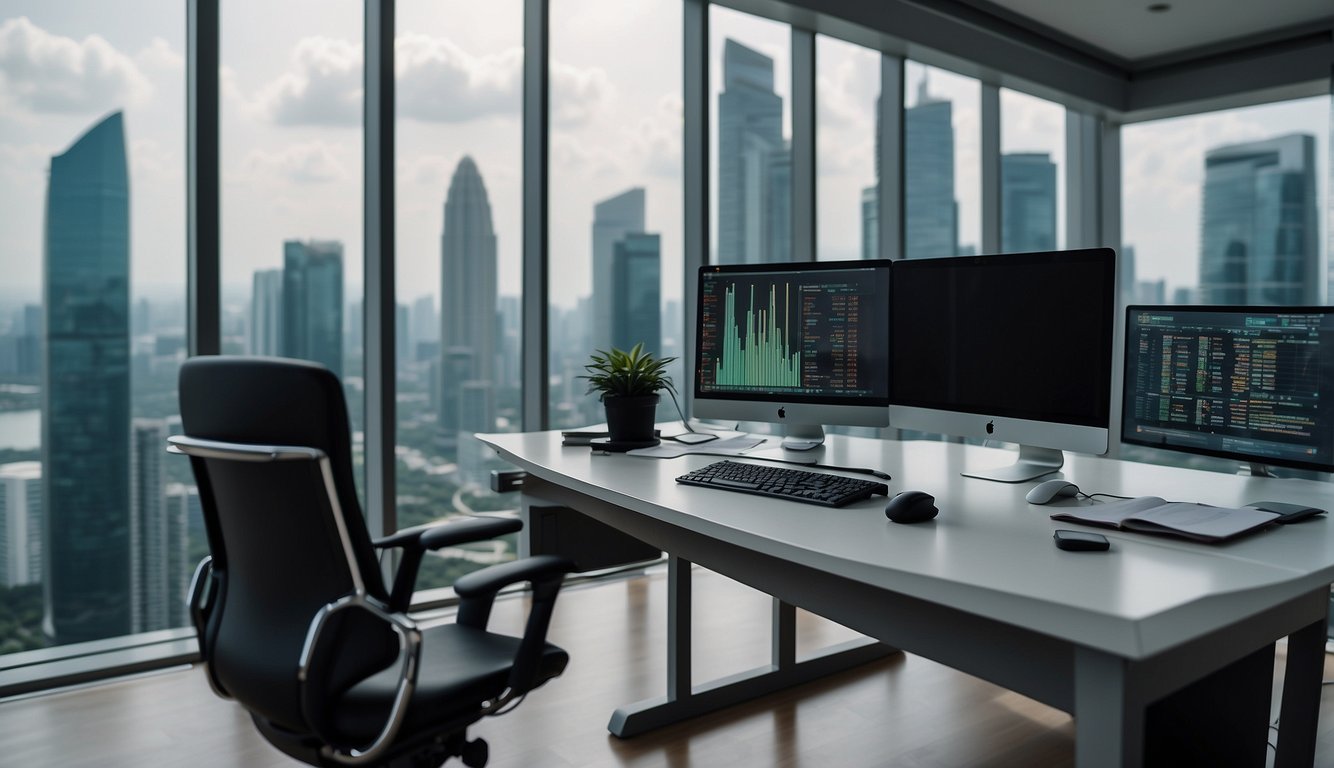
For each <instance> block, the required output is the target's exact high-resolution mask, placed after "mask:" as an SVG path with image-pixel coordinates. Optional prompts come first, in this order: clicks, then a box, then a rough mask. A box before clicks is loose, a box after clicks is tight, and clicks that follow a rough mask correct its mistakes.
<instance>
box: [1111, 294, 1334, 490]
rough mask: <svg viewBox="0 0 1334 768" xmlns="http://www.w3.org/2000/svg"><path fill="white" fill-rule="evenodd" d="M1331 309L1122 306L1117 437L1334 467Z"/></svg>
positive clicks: (1264, 460) (1255, 459)
mask: <svg viewBox="0 0 1334 768" xmlns="http://www.w3.org/2000/svg"><path fill="white" fill-rule="evenodd" d="M1331 312H1334V309H1332V308H1330V307H1209V306H1199V307H1173V306H1166V307H1164V306H1154V307H1145V306H1132V307H1128V308H1127V310H1126V371H1125V374H1126V375H1125V390H1124V403H1123V410H1122V425H1121V439H1122V440H1123V441H1125V442H1127V443H1134V444H1136V445H1149V446H1154V447H1158V448H1170V449H1174V450H1179V451H1186V452H1189V453H1199V454H1204V455H1208V456H1220V457H1223V458H1231V459H1237V460H1238V461H1246V462H1255V463H1260V464H1273V465H1277V466H1287V467H1298V468H1303V469H1317V470H1322V471H1325V472H1329V471H1334V346H1332V345H1334V317H1331Z"/></svg>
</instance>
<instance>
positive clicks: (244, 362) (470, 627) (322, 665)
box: [169, 357, 571, 766]
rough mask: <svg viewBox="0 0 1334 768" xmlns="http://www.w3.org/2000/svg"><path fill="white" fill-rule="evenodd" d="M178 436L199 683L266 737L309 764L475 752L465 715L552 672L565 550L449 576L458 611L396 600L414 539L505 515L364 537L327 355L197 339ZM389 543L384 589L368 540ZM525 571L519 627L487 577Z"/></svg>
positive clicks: (417, 549) (494, 528) (409, 588)
mask: <svg viewBox="0 0 1334 768" xmlns="http://www.w3.org/2000/svg"><path fill="white" fill-rule="evenodd" d="M180 398H181V421H182V425H183V427H184V432H185V435H184V436H175V437H172V438H170V441H169V442H170V443H171V447H170V448H169V450H172V451H174V452H177V453H184V454H186V455H188V456H189V457H190V463H191V466H192V468H193V470H194V475H195V480H196V482H197V483H198V485H199V499H200V503H201V505H202V507H203V512H204V524H205V526H206V528H207V532H208V541H209V548H210V550H211V553H212V554H211V556H210V557H209V558H206V559H205V560H204V561H203V562H202V563H200V565H199V568H198V570H197V571H196V572H195V578H194V582H193V583H192V584H191V587H190V611H191V618H192V620H193V622H194V625H195V629H196V630H197V631H198V633H199V649H200V653H201V655H202V657H203V660H204V663H205V668H206V670H207V676H208V680H209V683H210V684H211V685H212V686H213V688H214V690H215V691H216V692H217V693H218V694H219V695H221V696H223V697H227V698H233V699H235V700H236V701H238V702H239V703H240V704H241V705H242V706H243V707H245V708H246V710H248V711H249V713H250V715H251V717H252V718H253V719H254V721H255V725H256V726H258V728H259V730H260V732H261V733H262V734H263V735H264V737H265V738H266V739H268V740H269V741H270V742H271V743H272V744H273V745H274V746H276V747H278V748H279V749H281V750H282V751H284V752H286V753H287V754H289V755H291V756H293V757H295V758H297V759H298V760H301V761H303V762H306V763H309V764H311V765H323V766H338V765H354V766H360V765H395V766H397V765H403V766H409V765H410V766H436V765H439V764H441V763H443V762H444V761H446V760H448V759H449V758H450V757H454V756H459V757H461V758H462V760H463V762H464V764H466V765H469V766H482V765H485V763H486V759H487V746H486V742H484V741H482V740H481V739H475V740H472V741H469V740H468V738H467V734H466V729H467V727H468V726H469V725H471V724H472V723H474V722H476V721H477V720H479V719H480V718H482V717H484V716H486V715H491V714H497V713H500V712H503V711H507V710H508V708H509V707H512V706H514V705H516V704H517V703H518V701H519V699H521V698H522V697H523V696H524V695H525V694H527V693H528V692H529V691H531V690H532V689H534V688H537V687H538V686H540V685H542V684H543V683H545V682H546V681H548V680H550V679H551V678H553V677H556V676H558V675H560V674H561V672H562V671H564V669H565V665H566V663H567V662H568V661H569V657H568V656H567V655H566V653H565V652H564V651H562V650H561V649H560V648H557V647H556V646H554V645H551V644H549V643H547V642H546V633H547V626H548V624H549V623H550V620H551V611H552V608H553V607H554V605H555V601H556V593H557V592H558V591H559V590H560V584H561V579H562V578H563V576H564V574H565V573H567V572H569V570H570V569H571V565H570V563H569V562H568V561H566V560H564V559H562V558H558V557H552V556H540V557H531V558H528V559H525V560H519V561H516V562H511V563H505V564H501V565H495V566H491V567H488V568H484V569H482V570H480V571H477V572H474V573H470V574H468V575H466V576H463V577H462V578H460V579H458V580H457V581H456V582H455V584H454V590H455V592H457V593H458V595H459V598H460V600H461V602H460V606H459V611H458V618H457V621H455V622H452V623H439V622H432V623H430V624H429V625H427V624H426V623H422V624H418V623H417V622H416V621H414V619H413V618H411V617H410V616H408V615H407V609H408V604H409V601H410V600H411V599H412V593H413V588H414V585H415V582H416V578H417V568H418V566H419V565H420V563H421V559H422V556H423V555H424V554H425V553H426V552H427V551H428V550H435V549H439V548H441V547H448V546H455V545H458V544H461V543H464V542H469V541H480V540H483V539H489V538H492V537H495V536H499V535H501V534H506V533H512V532H514V531H517V530H519V529H520V528H521V527H522V525H523V524H522V523H521V522H520V521H518V520H515V519H508V518H468V519H465V520H462V521H457V522H449V523H445V524H442V525H438V526H433V527H422V528H415V529H409V530H404V531H400V532H399V533H397V534H394V535H393V536H389V537H387V538H384V539H381V540H378V541H372V540H371V538H370V536H369V535H368V533H367V530H366V524H365V522H364V521H363V519H362V515H361V508H360V505H359V504H358V502H357V495H356V490H355V488H354V486H353V480H352V448H351V439H350V434H349V429H348V419H347V408H346V405H345V404H344V401H343V392H342V387H341V386H340V385H339V382H338V379H337V377H335V376H334V375H333V374H332V373H331V372H330V371H329V370H328V369H326V368H324V367H323V366H320V365H316V364H313V363H307V362H301V361H296V360H281V359H274V358H245V357H196V358H193V359H191V360H189V361H187V362H186V363H185V365H184V366H183V367H182V368H181V377H180ZM390 549H397V550H399V551H401V553H402V556H401V562H400V563H399V566H398V570H397V573H396V575H395V577H394V583H393V589H392V591H389V590H386V588H385V584H384V582H383V580H382V579H381V576H380V568H379V564H378V562H377V551H378V552H384V551H386V550H390ZM524 581H526V582H529V583H530V584H531V586H532V607H531V609H530V611H529V614H528V620H527V626H526V628H525V630H524V635H523V637H522V638H518V637H509V636H506V635H500V634H495V633H491V632H488V631H486V624H487V619H488V618H489V616H490V613H491V605H492V602H493V600H494V599H495V596H496V593H497V592H498V591H499V590H500V589H501V588H503V587H505V586H507V585H509V584H515V583H519V582H524Z"/></svg>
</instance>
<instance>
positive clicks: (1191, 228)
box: [1121, 98, 1331, 304]
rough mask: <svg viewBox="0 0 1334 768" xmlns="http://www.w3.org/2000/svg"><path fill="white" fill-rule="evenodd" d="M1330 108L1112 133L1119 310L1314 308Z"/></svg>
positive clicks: (1325, 221) (1319, 298)
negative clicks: (1117, 159) (1121, 242)
mask: <svg viewBox="0 0 1334 768" xmlns="http://www.w3.org/2000/svg"><path fill="white" fill-rule="evenodd" d="M1329 111H1330V110H1329V99H1327V98H1312V99H1302V100H1298V101H1288V102H1282V103H1279V104H1266V105H1263V106H1258V107H1249V108H1246V109H1233V110H1227V111H1224V112H1212V113H1209V114H1204V115H1192V116H1189V117H1179V118H1172V119H1168V120H1155V121H1153V122H1148V123H1140V124H1136V125H1128V126H1126V127H1125V128H1123V129H1122V135H1121V145H1122V150H1121V151H1122V167H1123V172H1122V220H1123V222H1124V227H1125V246H1124V248H1123V249H1122V253H1121V257H1122V258H1121V261H1122V275H1123V280H1122V286H1123V291H1124V292H1125V297H1126V300H1127V302H1130V303H1150V304H1162V303H1172V304H1193V303H1201V304H1319V303H1321V302H1323V301H1324V300H1325V296H1327V295H1328V294H1327V293H1326V292H1325V289H1326V282H1327V280H1326V274H1325V272H1324V271H1323V268H1322V266H1321V265H1323V264H1326V263H1327V259H1328V256H1329V254H1328V250H1329V239H1328V232H1329V225H1330V221H1329V219H1330V215H1331V214H1330V211H1329V207H1328V204H1327V201H1328V199H1329V174H1328V173H1327V172H1324V170H1323V169H1328V168H1329V167H1330V166H1329V142H1330V118H1329Z"/></svg>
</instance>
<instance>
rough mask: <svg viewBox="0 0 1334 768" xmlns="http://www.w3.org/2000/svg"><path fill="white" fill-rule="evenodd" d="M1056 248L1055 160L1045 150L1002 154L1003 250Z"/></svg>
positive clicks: (1009, 251)
mask: <svg viewBox="0 0 1334 768" xmlns="http://www.w3.org/2000/svg"><path fill="white" fill-rule="evenodd" d="M1055 248H1056V164H1055V163H1053V162H1052V161H1051V157H1050V156H1049V155H1048V154H1047V153H1046V152H1013V153H1010V154H1008V155H1001V250H1002V251H1004V252H1005V253H1023V252H1027V251H1050V250H1054V249H1055Z"/></svg>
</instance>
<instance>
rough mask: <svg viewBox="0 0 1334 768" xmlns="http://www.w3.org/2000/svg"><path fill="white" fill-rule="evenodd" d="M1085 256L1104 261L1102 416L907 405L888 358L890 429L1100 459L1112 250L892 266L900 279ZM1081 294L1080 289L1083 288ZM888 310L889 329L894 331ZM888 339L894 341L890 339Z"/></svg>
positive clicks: (1107, 418)
mask: <svg viewBox="0 0 1334 768" xmlns="http://www.w3.org/2000/svg"><path fill="white" fill-rule="evenodd" d="M1072 255H1073V256H1081V255H1087V256H1090V257H1094V256H1096V258H1097V259H1102V260H1103V263H1102V269H1103V270H1104V274H1103V277H1102V279H1103V284H1104V286H1105V287H1106V293H1107V295H1106V296H1105V297H1104V302H1105V303H1106V305H1107V312H1106V313H1105V318H1104V321H1103V326H1102V328H1101V329H1100V331H1101V333H1100V334H1099V335H1100V337H1101V338H1102V339H1103V340H1104V341H1103V348H1104V351H1105V354H1104V355H1103V357H1104V358H1105V359H1106V362H1107V373H1106V377H1105V381H1104V386H1103V391H1102V392H1101V393H1100V396H1101V397H1102V402H1101V403H1100V404H1099V410H1100V411H1101V416H1100V417H1099V416H1094V417H1091V418H1083V419H1079V420H1077V421H1076V420H1074V419H1064V418H1060V419H1053V418H1050V417H1049V416H1048V415H1047V414H1045V413H1040V412H1038V413H1035V412H1025V411H1019V410H1015V409H1012V408H994V409H990V408H983V407H977V404H966V405H963V406H961V407H958V408H951V407H948V406H947V404H944V403H940V402H922V401H907V400H905V399H904V398H902V397H901V396H900V395H898V394H897V393H896V392H895V390H894V376H893V372H894V371H893V364H894V363H893V361H894V354H893V351H892V350H891V353H890V388H889V395H890V407H889V411H890V424H891V425H892V426H894V427H896V428H900V429H914V430H920V431H923V432H931V433H936V434H944V435H954V436H958V437H967V438H979V439H992V440H1001V441H1005V442H1011V443H1019V444H1021V445H1029V446H1034V447H1042V448H1050V449H1054V450H1067V451H1078V452H1081V453H1093V454H1103V453H1106V452H1107V450H1108V448H1109V446H1110V437H1109V435H1110V432H1111V423H1112V401H1113V398H1114V389H1115V387H1114V383H1115V380H1116V366H1115V365H1114V357H1115V354H1116V339H1115V334H1116V305H1117V301H1116V271H1117V254H1116V252H1115V250H1113V249H1111V248H1073V249H1068V250H1063V251H1033V252H1027V253H1001V254H980V255H975V256H945V257H940V258H933V259H911V260H906V261H901V262H896V264H895V272H897V273H899V277H898V278H896V279H901V277H902V270H903V269H944V268H950V267H959V266H968V265H973V264H979V263H988V264H992V265H994V264H996V263H997V262H998V261H1001V260H1004V261H1007V262H1009V263H1010V264H1013V265H1015V266H1019V265H1024V264H1046V263H1057V262H1060V261H1062V260H1068V259H1069V258H1070V257H1071V256H1072ZM1081 290H1082V289H1081ZM893 322H894V321H893V319H892V310H891V320H890V324H891V328H892V327H893ZM891 338H892V336H891Z"/></svg>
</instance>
